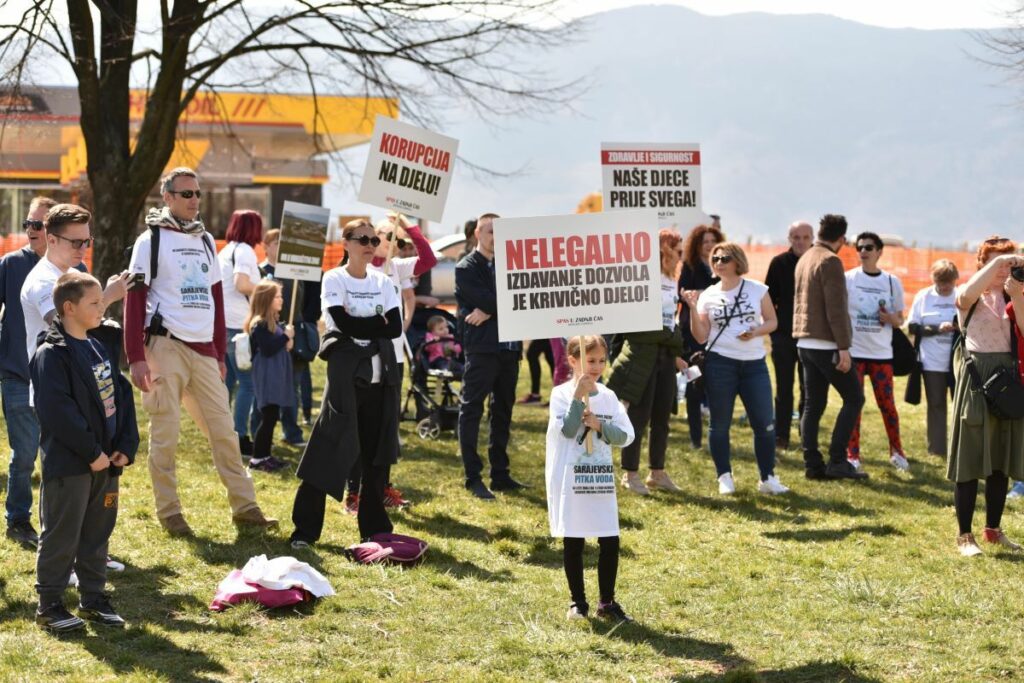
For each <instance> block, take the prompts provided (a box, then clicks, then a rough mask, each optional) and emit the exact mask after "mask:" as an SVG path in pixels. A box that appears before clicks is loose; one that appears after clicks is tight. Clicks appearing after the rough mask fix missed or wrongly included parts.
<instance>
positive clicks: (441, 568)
mask: <svg viewBox="0 0 1024 683" xmlns="http://www.w3.org/2000/svg"><path fill="white" fill-rule="evenodd" d="M424 562H425V563H426V564H427V565H429V566H431V567H433V568H434V569H435V570H437V571H438V572H440V573H448V574H451V575H452V576H454V577H455V578H457V579H476V580H477V581H488V582H501V583H511V582H512V581H515V577H514V576H513V575H512V572H511V571H510V570H508V569H502V570H501V571H497V572H492V571H491V570H489V569H484V568H483V567H481V566H479V565H476V564H473V563H472V562H467V561H465V560H459V559H456V558H455V556H454V555H451V554H450V553H446V552H444V551H443V550H439V549H438V548H434V547H432V548H431V549H430V550H428V551H427V556H426V558H425V560H424Z"/></svg>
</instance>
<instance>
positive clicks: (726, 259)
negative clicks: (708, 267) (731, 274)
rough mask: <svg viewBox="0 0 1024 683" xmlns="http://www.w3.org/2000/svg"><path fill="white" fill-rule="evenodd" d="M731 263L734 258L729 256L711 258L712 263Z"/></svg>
mask: <svg viewBox="0 0 1024 683" xmlns="http://www.w3.org/2000/svg"><path fill="white" fill-rule="evenodd" d="M730 261H732V256H729V255H728V254H723V255H722V256H712V257H711V262H712V263H729V262H730Z"/></svg>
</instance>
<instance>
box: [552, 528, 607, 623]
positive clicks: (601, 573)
mask: <svg viewBox="0 0 1024 683" xmlns="http://www.w3.org/2000/svg"><path fill="white" fill-rule="evenodd" d="M597 545H598V548H600V551H599V553H598V557H597V584H598V592H599V593H600V596H601V602H603V603H609V602H614V601H615V579H616V577H617V575H618V573H619V537H618V536H602V537H600V538H598V539H597ZM562 564H563V565H564V567H565V578H566V580H567V581H568V582H569V595H571V596H572V601H573V602H574V603H575V604H576V606H577V607H580V608H582V609H584V610H585V609H587V607H588V605H587V593H586V589H585V587H584V583H583V539H582V538H573V537H571V536H566V537H565V538H563V539H562Z"/></svg>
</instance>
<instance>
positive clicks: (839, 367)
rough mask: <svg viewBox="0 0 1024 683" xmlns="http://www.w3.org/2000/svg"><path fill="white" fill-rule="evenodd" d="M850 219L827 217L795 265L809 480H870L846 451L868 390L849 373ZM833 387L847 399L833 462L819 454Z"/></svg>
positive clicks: (803, 435) (795, 333) (838, 422)
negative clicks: (843, 253)
mask: <svg viewBox="0 0 1024 683" xmlns="http://www.w3.org/2000/svg"><path fill="white" fill-rule="evenodd" d="M846 228H847V223H846V218H845V217H844V216H840V215H837V214H826V215H825V216H823V217H822V219H821V222H820V224H819V226H818V241H817V242H815V243H814V246H812V247H811V248H810V249H808V250H807V252H806V253H804V255H803V256H801V257H800V260H799V261H798V262H797V264H796V272H795V274H794V278H795V294H794V299H793V336H794V337H796V339H797V343H796V346H797V353H798V354H799V357H800V364H801V365H802V366H803V373H804V389H805V391H806V400H805V403H804V409H803V412H802V413H801V415H800V438H801V441H802V445H803V452H804V474H805V476H806V477H807V478H808V479H867V476H868V475H867V473H866V472H861V471H858V470H857V469H856V468H855V467H854V466H853V465H851V464H850V463H849V462H847V460H846V446H847V443H848V442H849V440H850V434H851V433H852V432H853V429H854V425H855V424H856V421H857V416H858V415H860V409H861V407H862V406H863V405H864V388H863V386H862V383H861V382H858V381H857V374H856V373H854V372H850V368H851V367H852V361H851V357H850V346H851V345H852V344H853V329H852V326H851V325H850V315H849V312H848V311H847V295H846V274H845V272H844V271H843V262H842V260H841V259H840V258H839V256H838V253H839V250H840V249H842V248H843V245H844V244H846ZM829 385H831V386H833V387H835V389H836V391H838V392H839V396H840V397H841V398H842V400H843V405H842V407H841V408H840V409H839V415H838V416H837V417H836V424H835V427H834V428H833V429H832V441H831V443H830V445H829V450H828V456H829V461H828V464H827V465H826V463H825V460H824V458H823V457H822V454H821V451H820V450H818V427H819V425H820V423H821V416H822V415H823V414H824V412H825V405H826V404H827V403H828V389H829Z"/></svg>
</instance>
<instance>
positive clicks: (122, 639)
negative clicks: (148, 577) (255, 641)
mask: <svg viewBox="0 0 1024 683" xmlns="http://www.w3.org/2000/svg"><path fill="white" fill-rule="evenodd" d="M81 644H82V647H83V648H85V649H86V650H87V651H88V652H89V654H91V655H92V656H93V658H95V659H96V660H97V661H100V662H103V663H104V664H106V665H107V666H109V667H110V668H111V669H113V670H114V671H115V672H116V673H118V674H124V675H129V674H136V675H137V674H139V673H141V674H143V676H145V677H149V676H152V677H159V678H162V679H166V680H172V681H183V682H184V683H204V682H206V681H216V680H222V679H223V678H224V675H225V674H227V673H228V670H227V669H226V668H225V667H224V665H223V664H221V663H220V662H218V661H217V660H215V659H213V658H212V657H210V656H209V655H207V654H206V653H204V652H200V651H198V650H196V649H194V648H189V647H181V646H180V645H176V644H175V643H174V641H172V640H171V639H170V638H167V637H166V636H164V635H162V634H160V633H157V632H155V631H154V630H152V629H149V628H146V626H129V627H128V628H126V629H125V630H123V631H117V632H114V631H113V630H107V631H106V632H104V634H103V637H102V638H96V637H85V638H82V640H81Z"/></svg>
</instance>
